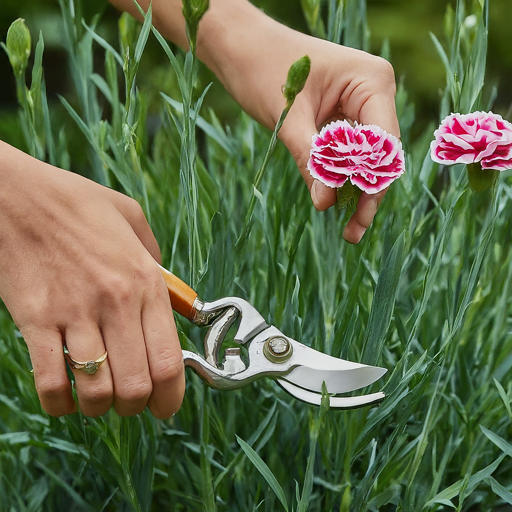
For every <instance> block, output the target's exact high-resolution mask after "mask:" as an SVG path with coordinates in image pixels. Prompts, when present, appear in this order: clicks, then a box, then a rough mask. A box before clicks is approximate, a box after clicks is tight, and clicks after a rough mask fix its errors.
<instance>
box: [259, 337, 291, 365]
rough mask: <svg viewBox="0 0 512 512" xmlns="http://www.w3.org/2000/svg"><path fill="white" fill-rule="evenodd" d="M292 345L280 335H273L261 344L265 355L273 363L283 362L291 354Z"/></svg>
mask: <svg viewBox="0 0 512 512" xmlns="http://www.w3.org/2000/svg"><path fill="white" fill-rule="evenodd" d="M292 352H293V349H292V346H291V344H290V342H289V341H288V340H287V339H286V338H283V337H281V336H275V337H274V338H270V339H268V340H267V341H266V342H265V344H264V345H263V353H264V354H265V357H266V358H267V359H268V360H269V361H272V362H273V363H284V362H285V361H288V359H290V357H291V356H292Z"/></svg>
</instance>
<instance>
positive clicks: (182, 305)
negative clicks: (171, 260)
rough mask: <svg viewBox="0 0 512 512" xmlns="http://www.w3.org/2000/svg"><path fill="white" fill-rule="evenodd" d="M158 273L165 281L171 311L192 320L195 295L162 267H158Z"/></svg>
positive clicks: (188, 287) (194, 312)
mask: <svg viewBox="0 0 512 512" xmlns="http://www.w3.org/2000/svg"><path fill="white" fill-rule="evenodd" d="M160 272H161V273H162V276H163V277H164V279H165V284H166V285H167V290H169V297H170V298H171V304H172V309H174V311H176V312H178V313H179V314H180V315H181V316H184V317H185V318H188V319H189V320H194V317H195V314H196V308H195V304H196V300H197V293H196V292H195V291H194V290H192V288H190V286H189V285H188V284H186V283H184V282H183V281H182V280H181V279H180V278H178V277H176V276H175V275H174V274H173V273H172V272H169V271H168V270H166V269H165V268H163V267H160Z"/></svg>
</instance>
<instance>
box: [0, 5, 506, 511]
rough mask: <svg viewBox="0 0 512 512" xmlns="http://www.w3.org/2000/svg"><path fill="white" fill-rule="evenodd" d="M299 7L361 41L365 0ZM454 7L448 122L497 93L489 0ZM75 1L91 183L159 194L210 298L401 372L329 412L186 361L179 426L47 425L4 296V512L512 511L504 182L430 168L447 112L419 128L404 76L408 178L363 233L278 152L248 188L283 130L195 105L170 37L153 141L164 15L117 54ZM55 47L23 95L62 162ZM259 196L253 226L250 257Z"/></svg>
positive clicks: (73, 43) (74, 48)
mask: <svg viewBox="0 0 512 512" xmlns="http://www.w3.org/2000/svg"><path fill="white" fill-rule="evenodd" d="M304 5H305V6H306V7H307V8H308V9H310V10H311V13H312V14H308V16H311V20H309V18H308V20H309V22H310V26H311V27H312V29H314V30H318V34H319V35H326V36H328V37H330V38H331V39H334V40H337V41H340V42H342V43H346V44H351V45H353V46H361V45H364V44H367V42H366V41H367V30H366V26H365V24H364V13H365V5H364V2H362V1H359V0H349V1H347V2H340V3H335V2H330V3H329V11H330V13H331V16H330V17H329V18H328V20H327V23H325V22H323V21H322V20H321V17H320V18H318V17H317V18H315V16H317V15H316V14H315V13H316V12H317V11H318V12H319V13H320V14H319V15H318V16H321V14H322V5H323V4H322V3H321V2H320V1H316V2H315V1H308V2H304ZM457 5H458V7H457V10H456V12H455V13H453V17H452V18H450V17H448V18H447V19H448V23H447V26H448V28H449V30H448V35H449V38H450V40H449V42H448V44H449V47H450V50H449V51H448V52H445V50H443V49H442V44H441V43H440V42H438V43H436V46H437V48H438V50H439V52H440V53H441V57H442V59H443V62H444V63H445V66H446V70H447V77H448V80H447V82H448V84H447V88H446V91H445V93H444V95H443V99H442V102H441V108H440V118H443V117H444V116H445V115H446V114H447V113H448V112H449V111H450V110H452V109H462V110H471V109H475V108H482V109H487V108H489V107H490V106H491V104H492V97H493V95H492V94H491V96H490V99H488V100H485V99H484V98H486V97H487V95H486V94H483V93H482V87H483V83H484V79H483V77H484V69H485V44H486V38H487V17H486V9H487V3H486V2H475V3H474V4H472V8H471V9H468V7H467V6H466V7H465V6H464V3H463V2H462V1H459V2H458V4H457ZM72 6H73V4H72V3H71V2H67V1H65V0H61V8H62V10H63V28H64V30H65V31H66V37H67V38H68V39H67V48H68V50H69V61H70V69H71V73H72V79H73V83H74V89H75V95H74V97H73V98H70V99H62V102H63V104H64V106H65V108H66V109H67V111H68V112H69V114H70V119H71V122H73V123H76V124H77V125H78V126H79V128H80V130H81V133H82V141H83V142H85V143H87V145H88V156H89V162H90V167H91V169H92V170H93V173H94V176H95V178H96V179H97V180H98V181H100V182H102V183H105V184H109V185H110V186H113V187H115V188H118V189H119V190H122V191H124V192H125V193H128V194H130V195H132V196H133V197H135V198H137V199H138V200H139V201H140V202H141V204H142V205H143V206H144V208H145V210H146V213H147V215H148V218H150V221H151V225H152V228H153V230H154V232H155V234H156V237H157V239H158V241H159V243H160V246H161V249H162V254H163V260H164V264H165V265H167V266H169V267H170V268H171V270H172V271H173V272H175V273H176V274H177V275H179V276H181V277H183V278H185V279H190V282H191V283H193V284H194V286H196V288H197V290H198V292H199V293H200V295H201V296H203V297H205V298H207V299H214V298H216V297H220V296H226V295H230V294H232V295H238V296H242V297H244V298H246V299H247V300H249V301H250V302H251V303H253V304H254V305H255V306H256V307H257V308H258V309H259V310H260V311H261V312H262V314H263V315H264V316H265V318H266V319H267V320H268V322H269V323H274V324H276V325H278V326H279V327H280V328H281V329H282V330H283V332H285V333H287V334H288V335H290V336H292V337H294V338H296V339H298V340H300V341H302V342H305V343H308V344H311V346H313V347H314V348H316V349H318V350H322V351H324V352H326V353H329V354H333V355H335V356H340V357H344V358H348V359H351V360H354V361H360V360H364V361H366V362H369V363H372V364H375V363H376V364H379V365H382V366H385V367H387V368H389V377H387V378H386V381H385V385H384V390H385V391H386V394H387V398H386V400H385V401H384V402H383V404H382V405H381V406H380V407H376V408H371V409H368V408H365V409H361V410H356V411H347V412H340V411H325V410H324V409H314V408H312V407H310V406H307V405H304V404H301V403H298V402H296V401H294V400H293V399H291V398H290V397H289V395H287V394H285V393H284V392H283V391H281V390H280V389H279V388H278V387H277V386H276V385H275V384H274V383H272V381H270V380H263V381H259V382H257V383H255V384H253V385H251V386H249V387H246V388H244V389H242V390H239V391H236V392H218V391H214V390H208V389H207V388H205V387H204V385H203V383H202V382H201V381H200V380H199V378H198V377H196V376H195V375H194V374H191V373H188V374H187V378H188V386H187V392H186V398H185V402H184V404H183V407H182V409H181V411H180V412H179V413H178V414H177V415H176V416H175V417H174V418H172V419H171V420H169V421H156V420H155V419H154V418H152V417H151V416H150V415H149V414H142V415H140V416H138V417H135V418H129V419H125V418H120V417H118V416H116V415H115V414H114V413H109V414H107V415H106V416H105V417H103V418H100V419H97V420H91V419H87V418H84V417H82V416H80V415H73V416H71V417H65V418H60V419H55V418H50V417H48V416H46V415H45V414H44V413H43V412H42V411H41V408H40V405H39V403H38V400H37V396H36V394H35V391H34V387H33V381H32V376H31V374H30V372H29V370H30V363H29V358H28V354H27V351H26V349H25V347H24V345H23V343H22V340H20V339H19V334H18V332H17V330H16V329H15V326H14V324H13V323H12V321H11V320H10V318H9V317H8V314H7V312H6V311H5V310H4V309H2V310H1V313H0V324H1V325H0V353H1V361H2V363H1V364H2V372H0V390H1V392H2V393H1V394H0V432H1V434H0V496H2V500H1V501H0V510H23V511H25V510H27V511H28V510H31V511H32V510H49V511H54V510H72V511H73V510H77V511H78V510H115V511H118V510H158V509H169V510H173V511H180V510H187V511H194V510H197V511H202V510H208V511H213V510H219V511H224V510H225V511H229V512H232V511H241V512H242V511H252V510H266V511H271V510H280V509H282V508H283V509H284V508H286V507H288V510H297V511H299V510H300V511H305V510H311V511H331V510H340V511H346V510H354V511H363V510H371V511H376V510H383V511H388V510H389V511H391V510H400V511H418V510H427V511H434V510H443V509H445V510H447V509H451V508H454V509H456V510H461V511H465V510H482V511H491V510H498V509H499V507H500V506H502V505H504V504H506V503H508V504H509V505H510V504H512V503H511V488H512V478H511V474H512V471H511V470H512V462H511V453H512V449H511V447H510V445H511V438H512V415H511V412H510V410H511V409H510V403H511V400H512V383H511V380H510V374H511V367H512V337H511V336H510V334H509V333H510V330H511V326H512V311H511V307H510V305H509V304H510V301H509V296H510V292H511V290H510V286H511V284H510V283H511V282H512V252H511V250H510V247H511V242H512V240H511V237H512V234H511V231H510V223H509V219H508V214H507V212H508V211H509V209H510V206H511V204H510V203H511V201H512V187H511V185H510V179H509V178H508V177H505V178H504V179H502V180H501V181H500V182H499V184H498V186H497V188H496V190H495V191H494V192H485V193H482V194H475V193H472V192H471V191H469V190H468V189H467V179H466V176H465V169H464V167H463V166H454V167H453V168H452V169H450V170H449V171H448V169H445V168H442V167H439V166H437V165H436V164H434V163H433V162H432V161H431V159H430V157H429V154H428V147H429V143H430V140H431V137H432V132H433V127H431V128H429V129H428V130H426V131H425V132H424V133H422V134H421V135H420V136H419V137H417V138H415V139H414V140H413V139H412V138H411V136H410V132H411V127H412V124H413V122H414V110H413V106H412V105H411V104H410V102H409V100H408V97H407V93H406V91H405V89H404V88H403V86H400V87H399V90H398V94H397V111H398V116H399V120H400V124H401V131H402V140H403V142H404V146H405V148H406V153H407V168H408V172H407V173H406V174H405V175H404V176H403V177H402V178H401V179H400V180H399V181H397V182H396V183H395V184H393V186H392V187H391V189H390V191H389V193H388V194H387V196H386V199H385V201H384V202H383V203H382V205H381V208H380V211H379V213H378V215H377V217H376V220H375V222H374V225H373V226H372V228H371V229H370V230H369V231H368V233H367V234H366V235H365V238H364V240H363V242H362V243H361V244H360V245H358V246H350V245H348V244H346V243H344V242H343V241H342V232H343V222H342V221H343V219H342V218H341V215H342V214H341V213H340V212H338V211H335V210H334V209H332V210H331V211H328V212H325V213H318V212H316V211H314V209H313V207H312V206H311V203H310V199H309V196H308V193H307V190H306V187H305V186H304V184H303V182H302V179H301V177H300V175H299V173H298V172H297V170H296V168H295V164H294V162H293V160H292V158H291V156H290V155H289V154H288V152H287V151H286V150H285V148H284V147H283V146H282V145H280V144H278V145H277V146H276V148H275V151H274V154H273V155H272V158H270V159H269V160H268V163H267V167H266V172H265V175H264V176H263V179H262V180H261V183H260V184H259V185H258V186H257V187H256V188H254V186H253V183H254V181H255V179H256V175H257V171H258V170H259V169H261V168H262V163H263V160H264V158H265V154H266V150H267V146H268V143H267V141H268V140H269V138H270V134H269V133H268V132H267V131H266V130H264V129H263V128H261V127H260V126H259V125H257V124H256V123H255V122H254V121H252V120H251V119H250V118H248V116H246V115H245V114H242V115H241V116H240V117H239V119H238V120H237V121H236V123H235V124H234V125H233V126H232V127H231V128H224V127H222V126H221V125H220V123H219V122H218V120H217V118H216V116H215V114H214V113H213V112H206V113H205V112H202V111H200V108H201V102H202V98H203V97H204V94H205V93H204V91H201V90H196V89H195V85H196V82H195V80H194V76H195V75H194V73H195V71H194V68H195V66H196V65H197V64H195V63H194V59H193V55H192V54H191V53H189V54H187V55H184V54H183V53H181V52H178V53H177V54H174V53H173V51H172V49H171V48H170V47H169V46H168V45H167V44H166V43H165V41H163V40H162V39H161V38H159V40H160V41H161V43H162V45H163V46H164V48H165V53H166V54H167V56H168V58H169V59H170V62H171V65H172V68H173V71H174V73H176V75H177V77H178V87H177V88H176V90H175V91H174V94H173V95H172V97H171V95H169V96H168V97H164V98H163V102H162V104H161V113H160V117H159V120H160V122H159V126H158V128H157V129H156V130H155V131H154V132H153V133H151V134H149V133H148V128H147V126H148V123H147V115H148V112H147V109H146V108H145V94H144V93H143V92H141V91H139V90H137V87H136V73H137V65H138V62H139V60H140V59H141V58H143V57H142V50H143V48H144V46H145V44H146V41H147V39H148V37H150V22H151V14H150V13H149V14H148V15H147V17H146V22H145V23H144V25H143V26H142V28H140V27H139V26H137V25H136V24H134V23H132V22H131V21H129V19H128V18H126V17H124V16H123V17H122V18H121V20H120V34H121V50H120V51H118V50H116V49H115V48H114V46H113V45H111V44H110V43H109V42H107V41H106V40H105V39H103V38H102V37H101V36H100V35H99V34H98V33H97V24H98V22H99V20H97V19H93V20H92V22H89V23H88V24H86V23H85V22H82V20H81V19H79V17H78V16H77V14H76V12H77V11H75V10H74V9H72ZM315 9H316V10H315ZM306 14H307V12H306ZM468 15H474V16H476V20H477V23H476V25H474V28H473V29H472V30H473V31H472V32H468V31H467V30H466V29H465V28H464V20H465V19H467V16H468ZM448 16H451V14H450V13H449V14H448ZM452 19H453V20H455V21H453V23H452V22H451V21H450V20H452ZM315 27H317V28H315ZM318 27H320V28H318ZM322 31H323V32H322ZM157 37H158V36H157ZM42 41H43V40H42V38H40V42H39V43H38V46H37V48H36V59H35V65H34V70H33V76H34V80H33V84H32V86H31V89H30V90H29V92H30V94H32V92H31V91H32V90H34V91H39V92H37V95H36V93H34V95H35V96H37V97H38V98H40V100H37V101H38V102H39V103H37V105H38V106H36V107H33V106H31V104H30V102H29V101H26V100H25V99H24V98H25V97H28V94H27V93H26V90H25V89H24V88H26V85H25V82H24V80H22V79H18V82H17V83H18V90H19V91H20V100H21V101H20V103H21V112H22V120H23V123H24V126H26V128H25V134H26V138H27V141H28V142H29V147H30V148H31V151H33V152H34V154H35V155H36V156H38V157H40V158H45V159H48V160H49V161H51V162H52V163H56V164H58V165H63V164H62V159H64V160H68V158H67V157H65V155H66V154H67V153H66V151H65V149H64V148H65V147H66V143H65V139H64V137H63V136H61V137H59V136H56V135H55V134H56V133H57V132H56V131H55V127H54V126H52V117H51V111H50V110H49V109H46V107H45V105H46V104H47V103H46V96H45V93H44V82H43V75H42V72H41V69H40V62H41V60H40V55H41V54H42V49H43V48H42V46H43V43H42ZM93 47H94V48H96V49H98V48H102V51H104V62H105V74H104V76H100V75H99V74H97V73H96V72H95V71H94V67H93V59H92V49H93ZM127 56H129V57H131V58H130V60H129V61H127ZM120 76H122V77H123V80H122V81H120ZM465 77H467V78H465ZM471 77H473V78H471ZM120 82H121V83H122V84H123V85H122V86H120ZM120 89H124V92H120ZM24 91H25V92H24ZM105 105H107V106H108V110H109V111H110V112H111V115H110V116H108V117H105V116H104V114H103V111H104V110H105V109H104V108H103V107H104V106H105ZM171 119H172V122H171ZM41 123H42V124H43V125H44V130H43V129H42V128H41ZM60 133H64V132H63V131H60ZM195 135H199V137H200V138H201V140H202V141H203V142H202V143H201V145H198V144H197V143H196V139H195ZM33 137H36V138H35V139H33ZM54 140H59V141H61V143H60V144H61V145H60V146H58V145H55V143H54V142H52V141H54ZM30 141H34V145H33V146H31V145H30ZM52 155H53V156H52ZM72 156H73V155H71V164H72V162H73V159H72ZM68 164H69V161H68V163H67V164H66V165H64V166H67V165H68ZM253 198H255V199H253ZM251 202H253V203H254V207H253V211H252V214H251V216H250V217H251V219H252V220H251V230H250V232H249V233H248V234H247V237H246V239H245V241H244V244H242V245H239V246H238V250H237V249H236V242H237V240H239V239H240V236H241V235H242V234H243V233H244V232H245V230H246V222H245V219H246V217H247V213H248V209H249V208H250V206H249V205H250V204H251ZM190 233H192V235H191V236H190ZM177 321H178V329H179V333H180V337H181V340H182V343H183V346H187V345H189V344H194V345H197V346H200V344H201V339H202V335H203V333H202V332H201V331H199V330H198V329H196V328H194V327H191V325H190V324H189V323H188V322H186V321H184V320H182V319H179V318H178V319H177ZM380 385H381V383H378V384H376V385H374V388H375V389H377V387H378V386H380ZM198 411H199V412H198ZM237 441H238V442H237ZM260 461H263V462H264V464H261V462H260ZM270 481H272V484H271V485H269V484H270ZM276 493H277V494H276ZM281 504H286V507H283V506H282V505H281ZM503 510H505V508H503Z"/></svg>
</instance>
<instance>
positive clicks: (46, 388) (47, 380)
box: [36, 376, 71, 414]
mask: <svg viewBox="0 0 512 512" xmlns="http://www.w3.org/2000/svg"><path fill="white" fill-rule="evenodd" d="M70 386H71V384H70V382H69V380H68V379H67V377H66V376H63V377H57V376H45V377H42V378H38V379H37V380H36V391H37V394H38V395H39V398H40V399H41V402H53V401H54V400H55V399H61V398H62V397H63V395H65V394H66V393H68V391H69V389H70ZM45 410H46V409H45ZM47 412H48V411H47ZM48 414H51V413H48Z"/></svg>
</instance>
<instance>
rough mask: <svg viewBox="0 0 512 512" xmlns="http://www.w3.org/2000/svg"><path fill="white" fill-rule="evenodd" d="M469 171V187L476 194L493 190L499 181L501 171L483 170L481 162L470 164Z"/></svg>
mask: <svg viewBox="0 0 512 512" xmlns="http://www.w3.org/2000/svg"><path fill="white" fill-rule="evenodd" d="M467 169H468V181H469V186H470V187H471V188H472V189H473V190H474V191H475V192H483V191H484V190H487V189H489V188H492V187H494V185H495V184H496V183H497V181H498V175H499V171H496V170H495V169H482V166H481V164H480V163H479V162H476V163H473V164H468V166H467Z"/></svg>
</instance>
